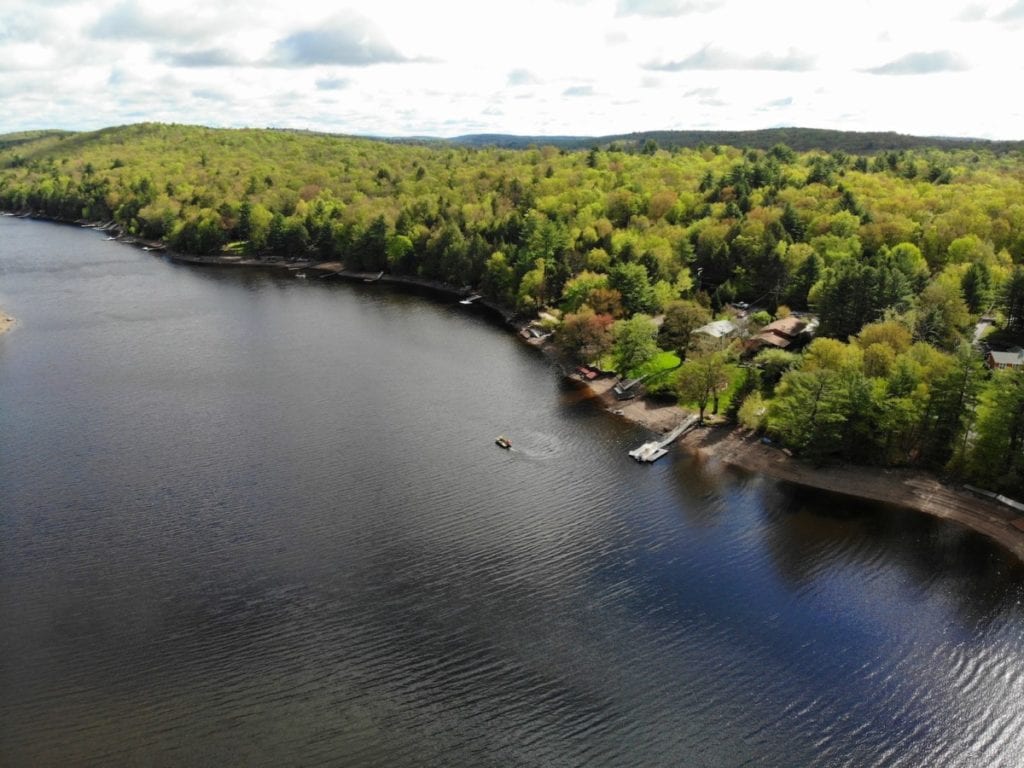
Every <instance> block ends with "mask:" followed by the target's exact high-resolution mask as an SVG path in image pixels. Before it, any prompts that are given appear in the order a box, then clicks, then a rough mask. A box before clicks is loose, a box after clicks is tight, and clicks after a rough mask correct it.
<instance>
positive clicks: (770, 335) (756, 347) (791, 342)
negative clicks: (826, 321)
mask: <svg viewBox="0 0 1024 768" xmlns="http://www.w3.org/2000/svg"><path fill="white" fill-rule="evenodd" d="M817 327H818V321H817V319H816V318H808V317H799V316H797V315H789V316H788V317H783V318H782V319H780V320H776V321H775V322H772V323H768V325H766V326H764V327H763V328H762V329H761V330H760V332H759V333H758V334H757V335H756V336H753V337H751V338H749V339H747V341H746V343H745V344H744V349H745V351H746V352H748V353H753V352H758V351H760V350H762V349H764V348H766V347H774V348H775V349H789V348H790V347H793V346H800V344H801V343H802V342H804V341H805V340H806V339H808V338H810V336H811V335H812V334H813V333H814V331H815V329H816V328H817Z"/></svg>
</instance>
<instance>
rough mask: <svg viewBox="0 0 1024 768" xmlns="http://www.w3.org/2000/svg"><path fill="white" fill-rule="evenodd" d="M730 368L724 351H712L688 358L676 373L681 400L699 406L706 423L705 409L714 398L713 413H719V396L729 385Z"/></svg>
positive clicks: (701, 420)
mask: <svg viewBox="0 0 1024 768" xmlns="http://www.w3.org/2000/svg"><path fill="white" fill-rule="evenodd" d="M729 373H730V368H729V364H728V361H727V360H726V357H725V355H724V354H723V353H722V352H711V353H708V354H705V355H699V356H697V357H692V358H690V359H689V360H687V361H686V362H685V363H683V364H682V366H681V367H680V368H679V373H678V374H676V386H677V387H678V390H679V400H680V402H682V403H683V404H686V403H694V404H696V406H697V413H698V418H699V419H700V423H701V424H703V423H704V410H705V409H706V408H707V406H708V402H709V401H711V400H713V401H714V403H713V408H712V413H718V398H719V395H721V393H722V392H724V391H725V390H726V389H727V388H728V387H729Z"/></svg>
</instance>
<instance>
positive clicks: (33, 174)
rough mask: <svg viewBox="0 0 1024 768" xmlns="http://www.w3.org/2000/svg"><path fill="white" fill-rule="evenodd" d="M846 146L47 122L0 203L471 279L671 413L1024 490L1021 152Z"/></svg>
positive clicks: (7, 170)
mask: <svg viewBox="0 0 1024 768" xmlns="http://www.w3.org/2000/svg"><path fill="white" fill-rule="evenodd" d="M882 136H884V135H882ZM541 141H542V140H538V142H541ZM855 145H856V142H853V143H852V144H843V143H841V142H839V143H835V144H834V145H833V146H832V147H831V149H830V151H825V150H810V151H796V150H794V149H793V148H791V147H790V146H788V145H786V144H784V143H776V144H774V145H772V146H770V147H767V148H764V147H758V146H728V145H724V144H721V143H711V142H707V143H699V144H698V145H696V146H692V147H684V146H679V145H666V144H663V143H661V142H659V141H658V140H657V139H656V138H653V137H652V136H646V138H645V137H644V135H638V136H637V137H634V140H610V141H603V140H602V141H595V142H594V143H592V144H591V145H590V146H584V147H580V148H571V147H569V146H561V147H557V146H553V145H550V144H543V143H538V144H536V145H532V146H527V147H524V148H508V147H499V146H475V145H473V146H470V145H468V144H458V143H450V142H441V141H438V142H424V141H418V142H400V141H383V140H372V139H365V138H353V137H343V136H333V135H326V134H317V133H309V132H296V131H282V130H271V129H267V130H257V129H243V130H227V129H211V128H202V127H194V126H179V125H160V124H139V125H132V126H124V127H118V128H109V129H104V130H101V131H96V132H91V133H68V132H56V131H51V132H46V131H41V132H35V133H26V134H17V135H8V136H0V208H2V209H4V210H6V211H8V212H32V213H34V214H36V215H40V216H45V217H49V218H52V219H57V220H64V221H79V220H87V221H103V222H107V221H114V222H117V223H118V224H119V225H120V226H121V228H122V229H123V231H125V232H127V233H131V234H133V235H136V236H138V237H142V238H146V239H151V240H163V241H165V242H167V243H168V245H169V246H170V247H172V248H173V249H175V250H178V251H181V252H185V253H192V254H219V253H236V254H237V253H245V254H248V255H250V256H252V257H255V258H270V257H274V258H286V259H318V260H322V261H340V262H342V263H344V264H345V265H346V267H348V268H349V269H354V270H365V271H373V272H376V271H379V270H384V271H387V272H390V273H393V274H396V275H415V276H417V277H421V278H426V279H430V280H435V281H440V282H444V283H447V284H451V285H455V286H472V287H473V288H474V289H476V290H479V291H480V292H481V293H484V294H485V295H487V296H488V297H489V298H491V299H492V300H493V301H495V302H496V303H498V304H501V305H504V306H507V307H510V308H514V309H516V310H517V311H518V312H520V313H521V314H522V315H523V316H524V317H535V316H537V315H538V313H539V312H541V311H543V317H544V318H545V319H544V322H545V323H546V324H547V325H549V326H550V327H551V330H553V331H554V338H555V341H556V343H557V344H558V346H559V347H560V349H561V350H562V352H563V353H564V354H565V355H567V356H569V357H571V358H573V359H574V360H576V361H577V362H581V363H593V364H596V365H599V366H600V367H602V368H605V369H608V368H612V369H614V370H616V371H618V372H619V373H620V374H622V375H624V376H637V375H643V374H645V373H651V372H654V373H657V372H658V371H659V370H661V369H664V375H661V376H660V377H658V376H655V377H654V378H653V379H652V386H651V389H655V390H660V391H661V392H662V396H665V397H677V398H679V399H680V401H681V402H683V403H684V404H687V405H692V406H694V407H695V408H697V409H699V410H700V411H701V412H702V413H703V412H704V411H705V409H706V408H707V407H708V406H709V405H710V409H711V411H715V410H718V409H719V408H716V405H718V406H719V407H720V409H721V410H722V411H724V412H727V413H728V415H729V416H730V417H732V418H735V419H738V420H739V421H740V422H741V423H743V424H744V425H746V426H748V427H750V428H752V429H756V430H761V431H763V432H764V433H766V434H767V435H769V436H771V438H772V439H774V440H777V441H779V442H780V443H781V444H783V445H785V446H787V447H788V448H789V449H790V450H791V451H793V452H794V453H797V454H799V455H801V456H804V457H806V458H808V459H810V460H812V461H817V462H824V461H855V462H861V463H871V464H879V465H885V466H897V465H898V466H918V467H923V468H928V469H931V470H934V471H936V472H939V473H940V474H942V475H944V476H946V477H951V478H956V479H962V480H969V481H971V482H974V483H976V484H978V485H983V486H985V487H987V488H991V489H993V490H999V491H1005V492H1010V493H1020V492H1022V491H1024V373H1022V372H1021V370H1020V369H1016V368H1009V369H1006V370H997V371H991V370H989V368H988V367H987V366H986V365H985V356H984V355H985V352H986V350H987V348H988V347H989V346H991V348H992V349H1000V350H1003V349H1012V348H1014V347H1016V345H1017V344H1019V343H1021V342H1024V266H1022V264H1024V152H1022V151H1021V150H1020V149H1019V148H1018V147H1016V146H1006V147H1004V146H995V145H993V146H967V145H965V146H960V145H956V144H942V142H938V143H932V144H929V143H928V142H924V141H922V142H920V143H918V144H915V145H914V146H913V147H912V148H906V147H904V146H895V145H894V146H891V147H884V146H880V147H879V148H878V149H876V150H874V151H871V152H863V153H857V152H852V151H847V150H846V149H843V148H842V147H843V146H855ZM40 258H45V256H41V257H40ZM746 305H750V312H749V313H746V312H738V310H737V307H740V306H746ZM803 313H809V314H811V315H813V316H814V317H816V318H817V319H818V321H819V325H818V326H817V331H816V334H815V338H814V339H813V340H811V341H810V342H809V343H807V344H806V345H803V346H800V345H797V344H794V345H793V346H792V347H791V348H786V349H777V348H768V349H763V350H761V351H757V352H756V353H754V352H752V351H751V350H749V349H748V348H746V347H745V346H744V344H743V342H742V341H741V340H733V341H731V342H729V341H728V340H723V341H721V342H716V343H708V342H706V341H705V342H701V341H698V339H699V337H698V336H696V335H694V334H693V333H692V331H693V330H694V329H695V328H697V327H699V326H701V325H703V324H704V323H706V322H707V321H708V320H711V319H713V318H723V317H735V316H737V315H742V314H745V315H746V317H745V318H744V319H743V320H744V322H745V323H746V324H747V326H746V327H747V332H748V333H751V332H756V330H757V329H758V328H759V327H761V326H764V325H765V324H767V323H769V322H770V321H772V320H773V319H776V318H785V317H787V316H790V315H793V314H795V315H801V314H803ZM982 318H985V319H986V321H987V322H986V323H984V324H980V325H979V321H980V320H981V319H982ZM980 328H984V329H985V331H986V332H988V335H987V336H986V337H985V338H984V339H980V338H977V335H978V334H977V333H976V329H980ZM1022 362H1024V357H1022ZM652 366H653V367H652ZM677 366H678V367H677ZM668 369H673V370H672V371H668Z"/></svg>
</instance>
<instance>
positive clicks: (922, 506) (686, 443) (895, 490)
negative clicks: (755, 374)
mask: <svg viewBox="0 0 1024 768" xmlns="http://www.w3.org/2000/svg"><path fill="white" fill-rule="evenodd" d="M584 383H585V384H586V386H587V387H588V388H589V389H590V391H591V393H592V394H593V396H594V397H595V398H597V400H598V401H599V402H600V403H601V405H602V406H603V407H604V408H605V409H606V410H608V411H609V412H610V413H613V414H615V415H617V416H620V417H622V418H624V419H628V420H629V421H632V422H634V423H636V424H640V425H641V426H644V427H646V428H647V429H650V430H651V431H652V432H659V433H664V432H668V431H669V430H671V429H672V428H673V427H675V426H676V425H677V424H679V423H680V422H682V420H683V419H685V418H686V417H687V416H689V415H690V413H689V411H687V410H686V409H684V408H680V407H679V406H678V405H671V404H660V403H656V402H650V401H647V400H645V399H644V398H636V399H634V400H626V401H619V400H617V399H616V398H615V395H614V394H613V393H612V387H613V386H614V385H615V379H614V378H611V377H608V378H600V379H596V380H594V381H590V382H584ZM678 444H679V446H680V447H682V448H683V449H684V450H686V451H689V452H691V453H694V454H696V455H698V456H701V457H703V458H706V459H708V460H711V461H719V462H721V463H722V464H724V465H727V466H732V467H737V468H740V469H743V470H746V471H748V472H755V473H758V474H762V475H766V476H768V477H773V478H775V479H777V480H783V481H786V482H790V483H795V484H797V485H802V486H805V487H807V488H815V489H819V490H823V491H829V492H832V493H839V494H843V495H845V496H851V497H854V498H859V499H868V500H871V501H878V502H882V503H885V504H892V505H894V506H899V507H904V508H907V509H913V510H917V511H919V512H924V513H926V514H929V515H934V516H935V517H941V518H944V519H946V520H953V521H955V522H957V523H960V524H961V525H963V526H965V527H966V528H969V529H970V530H972V531H976V532H977V533H981V534H983V535H985V536H987V537H989V538H991V539H993V540H994V541H996V542H997V543H999V544H1000V545H1001V546H1003V547H1004V548H1006V549H1007V550H1009V551H1010V552H1011V553H1013V554H1014V555H1015V556H1016V557H1017V558H1018V559H1019V560H1021V561H1022V562H1024V515H1021V514H1020V513H1018V512H1017V511H1016V510H1014V509H1011V508H1010V507H1007V506H1005V505H1003V504H999V503H998V502H995V501H991V500H989V499H985V498H982V497H980V496H977V495H975V494H973V493H971V492H969V491H967V490H963V489H960V488H957V487H954V486H952V485H948V484H946V483H942V482H940V481H939V480H938V479H937V478H936V477H934V476H932V475H930V474H928V473H926V472H922V471H920V470H911V469H886V468H881V467H862V466H856V465H835V466H825V467H816V466H813V465H811V464H809V463H807V462H804V461H801V460H800V459H796V458H793V457H792V456H790V455H789V454H788V453H786V452H784V451H783V450H782V449H781V448H779V447H778V446H777V445H774V444H765V443H763V442H762V441H761V439H760V438H759V437H757V436H756V435H754V434H753V433H751V432H749V431H747V430H744V429H742V428H738V427H734V426H732V425H721V426H713V427H712V426H708V427H699V428H697V429H694V430H693V431H691V432H689V433H688V434H686V435H684V436H683V437H681V438H680V439H679V442H678Z"/></svg>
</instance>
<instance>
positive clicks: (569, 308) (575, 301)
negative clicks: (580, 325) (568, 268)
mask: <svg viewBox="0 0 1024 768" xmlns="http://www.w3.org/2000/svg"><path fill="white" fill-rule="evenodd" d="M607 287H608V275H604V274H600V273H597V272H590V271H588V270H583V271H582V272H580V273H579V274H578V275H576V277H573V278H571V279H569V280H567V281H566V283H565V285H564V286H563V288H562V310H563V311H564V312H576V311H577V310H579V308H580V307H581V306H583V305H584V304H585V303H587V299H588V298H589V297H590V293H591V291H593V290H595V289H597V288H607Z"/></svg>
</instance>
